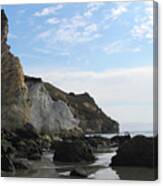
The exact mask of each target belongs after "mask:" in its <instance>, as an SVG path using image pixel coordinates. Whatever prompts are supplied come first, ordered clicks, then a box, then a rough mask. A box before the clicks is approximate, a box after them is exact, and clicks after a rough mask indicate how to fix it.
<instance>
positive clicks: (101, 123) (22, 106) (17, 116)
mask: <svg viewBox="0 0 163 186" xmlns="http://www.w3.org/2000/svg"><path fill="white" fill-rule="evenodd" d="M1 15H2V16H1V33H2V35H1V62H2V73H1V75H2V127H4V128H17V127H20V126H23V125H24V124H26V123H31V124H32V125H33V126H34V127H35V128H36V129H37V131H39V132H43V133H53V134H61V133H66V134H70V135H71V134H75V135H79V134H81V133H82V131H84V132H85V133H90V132H92V133H97V132H98V133H100V132H110V133H111V132H118V123H117V122H116V121H114V120H112V119H111V118H110V117H108V116H107V115H106V114H105V113H104V112H103V111H102V110H101V109H100V108H99V107H98V106H97V105H96V103H95V101H94V99H93V98H92V97H90V95H89V94H88V93H84V94H79V95H75V94H74V93H70V94H68V93H65V92H64V91H61V90H60V89H58V88H56V87H54V86H52V85H51V84H49V83H44V82H43V81H42V80H41V78H35V77H29V76H24V73H23V69H22V66H21V64H20V61H19V59H18V58H17V57H15V56H14V55H13V54H12V53H11V52H10V47H9V46H8V44H7V34H8V20H7V17H6V15H5V13H4V11H3V10H2V11H1Z"/></svg>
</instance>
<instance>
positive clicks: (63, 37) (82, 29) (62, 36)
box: [37, 15, 101, 44]
mask: <svg viewBox="0 0 163 186" xmlns="http://www.w3.org/2000/svg"><path fill="white" fill-rule="evenodd" d="M98 31H99V30H98V25H97V24H96V23H94V22H91V21H88V20H87V19H86V18H85V17H84V16H79V15H75V16H73V17H71V18H69V19H68V18H64V19H61V20H60V24H59V26H58V27H57V28H55V29H54V28H53V29H49V30H47V31H44V32H41V33H39V34H38V36H37V38H39V39H40V38H41V39H44V40H45V41H46V42H49V43H53V44H54V43H56V42H61V43H68V44H70V43H71V44H77V43H83V42H89V41H92V40H94V39H96V38H99V37H101V34H100V33H99V32H98ZM45 38H46V39H45Z"/></svg>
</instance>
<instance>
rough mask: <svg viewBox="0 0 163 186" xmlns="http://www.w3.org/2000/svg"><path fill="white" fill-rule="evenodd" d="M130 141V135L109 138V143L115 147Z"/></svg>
mask: <svg viewBox="0 0 163 186" xmlns="http://www.w3.org/2000/svg"><path fill="white" fill-rule="evenodd" d="M130 139H131V136H130V134H127V135H124V136H119V135H117V136H114V137H112V138H111V143H112V144H116V145H118V146H119V145H122V144H123V143H125V142H127V141H129V140H130Z"/></svg>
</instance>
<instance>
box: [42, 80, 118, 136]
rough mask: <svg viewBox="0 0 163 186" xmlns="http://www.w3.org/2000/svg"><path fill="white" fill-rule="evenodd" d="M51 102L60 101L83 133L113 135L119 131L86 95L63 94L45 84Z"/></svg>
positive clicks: (113, 122) (115, 124)
mask: <svg viewBox="0 0 163 186" xmlns="http://www.w3.org/2000/svg"><path fill="white" fill-rule="evenodd" d="M45 87H46V89H47V90H48V92H49V94H50V96H51V97H52V99H53V100H62V101H64V102H66V103H67V105H68V106H69V107H70V109H71V111H72V113H73V115H74V117H75V118H77V119H78V120H79V127H80V128H82V129H83V131H84V132H85V133H101V132H102V133H114V132H118V131H119V124H118V123H117V122H116V121H115V120H113V119H111V118H110V117H108V116H107V115H106V114H105V113H104V112H103V111H102V110H101V109H100V108H99V107H98V106H97V104H96V103H95V101H94V99H93V98H92V97H91V96H90V95H89V94H88V93H83V94H74V93H69V94H67V93H65V92H64V91H62V90H60V89H58V88H56V87H54V86H53V85H51V84H49V83H45Z"/></svg>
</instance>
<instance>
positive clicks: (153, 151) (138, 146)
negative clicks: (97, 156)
mask: <svg viewBox="0 0 163 186" xmlns="http://www.w3.org/2000/svg"><path fill="white" fill-rule="evenodd" d="M111 166H138V167H152V168H153V167H156V166H157V137H155V138H147V137H144V136H136V137H134V138H132V139H131V140H129V141H128V142H126V143H124V144H123V145H121V146H120V148H119V149H118V151H117V155H116V156H114V157H113V158H112V163H111Z"/></svg>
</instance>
